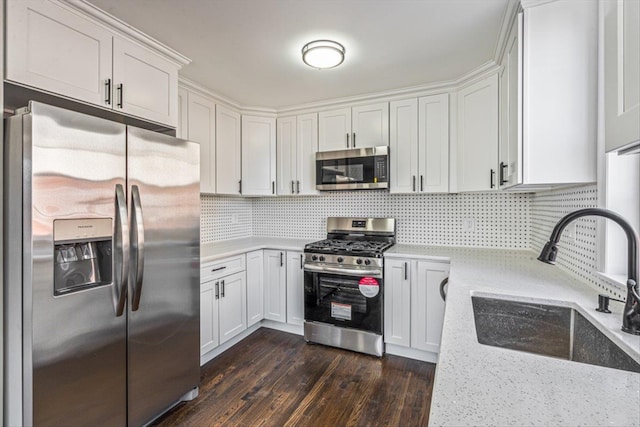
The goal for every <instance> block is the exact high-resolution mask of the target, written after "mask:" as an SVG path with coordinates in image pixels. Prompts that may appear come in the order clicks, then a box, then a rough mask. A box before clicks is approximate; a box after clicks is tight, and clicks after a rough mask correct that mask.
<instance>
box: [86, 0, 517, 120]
mask: <svg viewBox="0 0 640 427" xmlns="http://www.w3.org/2000/svg"><path fill="white" fill-rule="evenodd" d="M89 2H90V3H92V4H94V5H96V6H97V7H99V8H101V9H102V10H104V11H106V12H108V13H110V14H112V15H114V16H115V17H117V18H119V19H121V20H123V21H125V22H126V23H128V24H129V25H132V26H133V27H135V28H138V29H140V30H141V31H143V32H145V33H146V34H148V35H150V36H151V37H153V38H155V39H157V40H159V41H160V42H162V43H164V44H166V45H168V46H169V47H171V48H173V49H175V50H177V51H178V52H180V53H182V54H183V55H186V56H187V57H189V58H191V59H192V61H193V62H192V63H191V64H189V65H187V66H185V67H184V68H183V69H182V70H181V72H180V74H181V75H183V76H184V77H187V78H188V79H191V80H193V81H195V82H197V83H199V84H201V85H202V86H205V87H207V88H209V89H211V90H213V91H214V92H216V93H218V94H220V95H223V96H226V97H228V98H230V99H232V100H234V101H236V102H238V103H239V104H241V105H244V106H253V107H271V108H282V107H289V106H293V105H301V104H306V103H311V102H316V101H323V100H328V99H335V98H342V97H347V96H355V95H361V94H367V93H374V92H380V91H385V90H391V89H398V88H406V87H411V86H417V85H423V84H429V83H434V82H440V81H445V80H451V79H456V78H459V77H461V76H462V75H464V74H465V73H468V72H470V71H472V70H474V69H475V68H477V67H479V66H481V65H483V64H485V63H487V62H488V61H491V60H493V58H494V55H495V49H496V44H497V42H498V38H499V33H500V25H501V23H502V19H503V16H504V14H505V12H506V9H507V5H508V2H509V0H89ZM325 38H329V39H333V40H336V41H338V42H340V43H342V44H343V45H344V46H345V48H346V52H347V53H346V59H345V61H344V63H343V64H342V65H341V66H339V67H337V68H334V69H330V70H315V69H313V68H310V67H308V66H307V65H305V64H304V63H303V62H302V60H301V55H300V51H301V49H302V46H303V45H304V44H305V43H307V42H309V41H312V40H315V39H325Z"/></svg>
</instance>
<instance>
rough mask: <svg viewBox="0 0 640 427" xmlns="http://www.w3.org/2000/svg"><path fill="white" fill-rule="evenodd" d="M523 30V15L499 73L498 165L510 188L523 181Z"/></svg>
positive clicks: (501, 183)
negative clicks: (521, 134)
mask: <svg viewBox="0 0 640 427" xmlns="http://www.w3.org/2000/svg"><path fill="white" fill-rule="evenodd" d="M521 29H522V14H519V15H518V25H517V27H516V28H515V29H514V31H512V33H511V34H510V36H509V39H508V40H507V47H506V50H505V54H504V58H503V61H502V67H503V69H502V73H501V74H500V153H499V155H500V165H499V166H498V167H499V169H498V186H499V187H500V188H504V187H509V186H511V185H514V184H520V183H522V173H521V164H522V160H521V159H520V156H519V153H520V145H521V136H520V133H519V131H518V128H519V127H520V124H519V123H518V117H519V116H520V113H521V107H520V105H519V103H518V100H519V99H522V92H521V79H520V76H521V69H520V68H519V67H520V62H521V61H520V60H519V56H518V55H519V54H520V48H519V43H520V41H519V40H520V39H519V34H520V31H521Z"/></svg>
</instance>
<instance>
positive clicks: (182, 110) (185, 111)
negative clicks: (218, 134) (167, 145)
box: [176, 87, 202, 173]
mask: <svg viewBox="0 0 640 427" xmlns="http://www.w3.org/2000/svg"><path fill="white" fill-rule="evenodd" d="M176 137H178V138H182V139H189V91H187V90H186V89H185V88H182V87H179V88H178V126H177V127H176ZM200 154H201V155H202V152H201V153H200ZM200 160H202V157H201V158H200ZM200 173H202V168H200Z"/></svg>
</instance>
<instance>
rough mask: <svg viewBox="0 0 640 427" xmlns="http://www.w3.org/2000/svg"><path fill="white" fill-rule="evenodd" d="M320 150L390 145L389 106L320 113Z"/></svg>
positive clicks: (379, 104)
mask: <svg viewBox="0 0 640 427" xmlns="http://www.w3.org/2000/svg"><path fill="white" fill-rule="evenodd" d="M318 126H319V131H318V151H331V150H343V149H346V148H362V147H376V146H380V145H389V103H387V102H381V103H376V104H369V105H361V106H357V107H353V108H340V109H337V110H331V111H321V112H320V113H318Z"/></svg>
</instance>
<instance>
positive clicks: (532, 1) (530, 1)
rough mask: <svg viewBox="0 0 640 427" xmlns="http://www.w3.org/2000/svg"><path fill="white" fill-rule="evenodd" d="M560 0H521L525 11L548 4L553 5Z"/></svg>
mask: <svg viewBox="0 0 640 427" xmlns="http://www.w3.org/2000/svg"><path fill="white" fill-rule="evenodd" d="M555 1H558V0H520V3H521V4H522V8H523V9H528V8H530V7H536V6H540V5H543V4H546V3H553V2H555Z"/></svg>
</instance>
